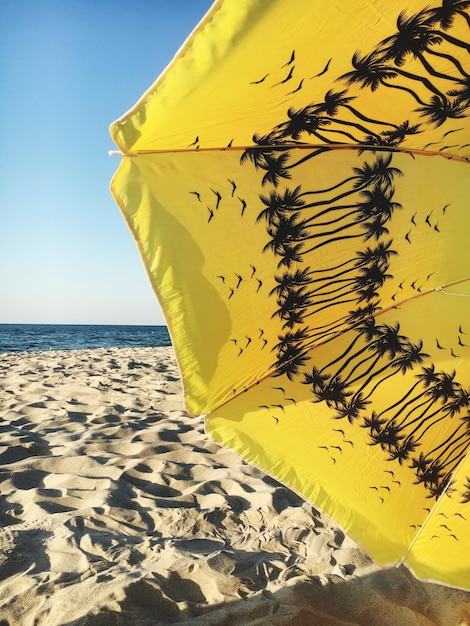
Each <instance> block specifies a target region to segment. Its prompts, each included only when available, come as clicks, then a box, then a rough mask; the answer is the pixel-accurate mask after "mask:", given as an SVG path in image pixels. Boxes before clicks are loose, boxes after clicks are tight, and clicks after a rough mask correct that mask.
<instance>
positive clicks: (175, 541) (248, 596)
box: [0, 348, 470, 626]
mask: <svg viewBox="0 0 470 626" xmlns="http://www.w3.org/2000/svg"><path fill="white" fill-rule="evenodd" d="M0 363H1V366H0V430H1V440H0V489H1V499H0V548H1V549H0V626H33V625H34V626H59V625H60V626H66V625H67V626H72V625H74V626H75V625H76V626H78V625H80V626H85V625H86V626H89V625H93V626H98V625H100V626H102V625H119V626H147V625H151V624H174V623H177V624H203V625H221V626H222V625H223V626H229V625H240V626H251V625H253V626H254V625H260V626H261V625H262V626H265V625H271V624H272V625H277V624H286V625H287V624H288V625H290V626H304V625H305V626H306V625H321V626H336V625H337V626H340V625H341V626H351V625H361V626H418V625H419V626H431V625H439V626H458V625H469V624H470V593H466V592H463V591H459V590H454V589H449V588H446V587H444V586H441V585H436V584H432V583H425V582H422V581H418V580H416V579H415V578H414V577H413V576H412V575H411V574H410V573H409V572H408V571H407V570H406V569H404V568H399V569H397V568H391V569H388V570H383V569H381V568H379V567H378V566H377V565H376V564H374V563H373V562H372V560H371V559H370V558H369V557H368V555H367V554H365V553H364V552H363V551H362V550H361V548H360V547H359V546H358V545H357V544H356V543H355V542H354V541H353V540H352V539H351V538H350V537H348V536H347V535H345V533H344V532H343V531H342V530H341V529H340V528H339V527H338V526H337V525H336V524H335V523H334V522H333V521H332V520H330V519H328V518H327V517H326V516H324V515H323V514H322V513H321V512H320V511H318V510H317V509H316V508H315V507H313V506H312V505H311V504H309V503H307V502H304V501H303V500H302V499H301V498H299V497H298V496H297V495H296V494H295V493H293V492H292V491H290V490H289V489H287V488H286V487H284V486H282V485H281V484H279V483H278V482H276V481H275V480H273V479H272V478H271V477H269V476H266V475H265V474H264V473H263V472H261V471H260V470H259V469H257V468H255V467H253V466H251V465H249V464H248V463H246V462H244V461H243V460H242V459H240V457H239V456H238V455H237V454H235V453H234V452H233V451H231V450H229V449H226V448H223V447H220V446H219V445H217V444H216V443H214V442H213V441H211V440H210V439H209V438H208V437H207V436H206V435H205V434H204V424H203V419H202V418H194V417H191V416H189V415H188V414H187V413H186V412H185V411H184V407H183V401H182V390H181V384H180V379H179V373H178V368H177V365H176V362H175V358H174V353H173V350H172V348H158V349H156V348H141V349H128V348H124V349H122V348H121V349H99V350H80V351H63V352H61V351H50V352H37V353H3V354H0Z"/></svg>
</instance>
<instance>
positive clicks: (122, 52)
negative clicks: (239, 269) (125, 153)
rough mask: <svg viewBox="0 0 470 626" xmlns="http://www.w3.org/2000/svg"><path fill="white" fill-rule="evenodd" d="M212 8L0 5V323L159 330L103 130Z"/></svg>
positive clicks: (193, 4) (149, 1)
mask: <svg viewBox="0 0 470 626" xmlns="http://www.w3.org/2000/svg"><path fill="white" fill-rule="evenodd" d="M211 5H212V0H178V1H177V2H174V0H99V1H98V2H96V1H95V0H20V1H19V2H18V0H2V2H1V3H0V84H1V94H2V97H1V99H0V132H1V137H2V149H1V151H0V180H1V185H0V323H13V324H14V323H17V324H19V323H52V324H59V323H67V324H82V323H84V324H162V323H164V318H163V315H162V313H161V310H160V308H159V306H158V304H157V300H156V297H155V295H154V293H153V291H152V288H151V287H150V283H149V281H148V279H147V276H146V273H145V270H144V267H143V264H142V261H141V259H140V256H139V254H138V251H137V247H136V245H135V243H134V241H133V239H132V235H131V234H130V231H129V230H128V228H127V226H126V224H125V222H124V219H123V218H122V216H121V214H120V211H119V208H118V207H117V205H116V203H115V202H114V200H113V198H112V196H111V193H110V191H109V183H110V180H111V178H112V176H113V174H114V172H115V170H116V169H117V167H118V165H119V157H110V156H108V150H112V149H113V148H115V146H114V144H113V142H112V140H111V137H110V135H109V125H110V124H111V123H112V122H113V121H114V120H115V119H117V118H118V117H120V116H121V115H123V114H124V113H125V112H126V111H127V110H128V109H129V108H130V107H131V106H133V105H134V104H135V102H136V101H137V100H138V99H139V98H140V96H141V95H142V94H143V93H144V92H145V91H146V90H147V89H148V88H149V87H150V86H151V84H152V83H153V82H154V81H155V79H156V78H157V77H158V75H159V74H160V73H161V72H162V71H163V70H164V68H165V67H166V66H167V65H168V63H169V62H170V61H171V59H172V58H173V56H174V55H175V53H176V52H177V50H178V49H179V47H180V46H181V44H182V43H183V42H184V40H185V39H186V38H187V36H188V35H189V34H190V33H191V31H192V30H193V28H194V27H195V26H196V25H197V24H198V22H199V21H200V20H201V18H202V17H203V16H204V14H205V13H206V12H207V11H208V9H209V8H210V6H211Z"/></svg>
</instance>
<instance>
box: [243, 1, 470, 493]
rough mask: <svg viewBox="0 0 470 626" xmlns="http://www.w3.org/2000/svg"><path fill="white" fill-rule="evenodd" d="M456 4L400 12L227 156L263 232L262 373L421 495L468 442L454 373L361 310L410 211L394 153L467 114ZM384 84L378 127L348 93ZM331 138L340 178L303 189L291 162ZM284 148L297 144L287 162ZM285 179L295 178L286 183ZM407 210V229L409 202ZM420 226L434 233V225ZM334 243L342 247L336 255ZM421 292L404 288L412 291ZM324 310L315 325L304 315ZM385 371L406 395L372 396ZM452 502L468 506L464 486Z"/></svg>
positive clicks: (459, 5)
mask: <svg viewBox="0 0 470 626" xmlns="http://www.w3.org/2000/svg"><path fill="white" fill-rule="evenodd" d="M469 7H470V0H468V1H467V0H446V1H444V2H443V3H442V6H439V7H436V8H424V9H423V10H422V11H420V12H419V13H417V14H415V15H412V16H408V15H407V14H406V13H405V12H402V13H401V14H400V15H398V17H397V21H396V25H397V28H396V31H395V32H394V33H392V34H391V35H390V36H389V37H386V38H385V39H383V40H382V41H381V42H379V43H378V44H377V45H376V46H375V48H374V49H372V50H369V51H367V52H364V53H363V52H360V51H357V52H355V53H354V55H353V56H352V59H351V66H352V67H351V70H350V71H348V72H346V73H344V74H342V75H341V76H337V77H336V79H335V82H336V83H338V82H340V83H342V84H343V86H344V87H345V88H344V87H343V88H342V89H333V88H331V89H329V90H328V91H327V92H326V94H325V96H324V99H323V101H318V102H310V103H306V104H305V105H304V106H301V107H297V108H295V107H292V106H291V107H289V108H288V109H287V110H286V117H285V119H284V120H281V121H280V122H279V123H278V124H277V125H276V126H274V127H273V128H272V130H271V131H270V132H268V133H267V134H266V133H265V134H263V135H260V134H255V135H254V137H253V142H254V145H253V146H252V147H250V148H248V149H246V150H245V151H244V152H243V154H242V157H241V164H242V165H249V164H251V165H252V166H253V167H254V169H255V171H259V172H260V178H261V181H260V182H261V187H262V188H263V193H261V194H260V196H259V197H260V202H261V208H260V211H259V214H258V217H257V224H258V225H259V226H260V227H264V228H265V231H266V240H265V242H264V244H263V246H264V247H263V250H262V251H263V253H264V254H269V255H272V257H273V259H274V260H275V266H277V271H275V273H274V283H275V285H274V287H273V288H272V289H271V291H270V293H269V297H270V298H273V299H274V301H275V305H274V312H273V317H274V318H278V319H279V320H280V328H281V330H280V333H279V336H278V342H277V344H276V345H275V346H274V348H273V352H274V359H275V361H274V363H273V367H275V368H276V370H277V374H278V375H279V376H283V375H285V376H287V377H288V378H289V379H291V380H300V381H301V382H303V383H304V385H305V386H306V387H307V388H308V389H309V391H310V393H311V400H312V402H316V403H318V402H321V403H325V404H326V405H327V406H328V407H329V408H330V410H331V417H332V418H333V419H335V420H342V419H346V420H348V421H349V422H350V423H351V424H354V425H357V426H359V427H361V428H363V429H365V431H366V432H367V434H368V440H369V442H370V445H371V446H378V447H379V448H380V449H381V450H383V452H384V454H385V458H386V459H387V460H388V461H390V462H396V463H398V464H400V465H405V464H406V465H407V466H408V467H409V468H411V469H412V470H413V471H414V473H415V475H416V484H418V485H421V486H424V488H425V489H426V490H427V492H428V495H429V497H438V496H439V495H440V494H441V493H442V491H443V489H444V488H445V487H446V485H449V481H450V480H451V476H452V472H453V471H454V470H455V468H456V467H457V465H458V463H459V462H460V461H461V459H462V458H463V455H464V454H465V450H466V449H467V447H468V444H469V443H470V414H469V397H470V391H469V390H468V389H465V388H464V387H463V386H462V384H460V383H459V382H458V381H457V380H456V374H455V372H445V371H436V369H435V367H434V365H433V364H432V363H431V362H430V357H429V355H428V354H427V352H426V346H424V345H423V341H422V340H421V339H420V338H410V337H407V336H406V335H405V334H404V332H402V331H401V329H400V326H399V324H398V323H396V324H393V323H392V324H378V323H377V318H376V317H375V316H376V314H377V313H378V312H380V310H381V308H382V303H381V294H382V293H384V287H385V286H386V285H387V283H388V281H390V280H391V279H393V264H394V260H395V258H396V257H397V252H396V250H395V249H394V247H395V246H394V241H393V237H392V236H391V235H390V233H391V232H392V229H391V225H392V224H393V221H394V220H395V219H396V216H397V215H398V214H399V213H402V212H403V211H406V210H409V209H410V208H409V207H403V206H402V204H401V203H400V202H399V200H400V198H398V197H397V195H398V194H397V191H396V181H397V179H398V178H400V177H402V176H403V173H402V171H401V170H400V169H399V168H397V167H395V165H394V154H395V152H394V151H395V150H397V149H399V148H400V146H401V145H402V144H404V143H405V142H406V141H407V140H408V138H409V137H410V136H413V135H418V134H419V133H422V132H424V131H425V130H427V128H428V127H429V126H431V125H432V126H443V127H444V128H445V127H446V125H447V123H448V122H449V121H451V120H455V119H457V118H461V117H463V116H464V115H466V114H467V112H468V108H469V106H470V77H469V75H468V74H467V73H466V72H465V71H464V69H463V66H462V63H461V62H460V61H459V58H458V55H459V54H460V55H462V52H464V53H465V54H467V52H469V51H470V44H468V43H467V42H465V41H462V40H460V39H458V38H456V37H454V36H452V27H453V25H454V24H457V23H462V21H466V22H467V24H469V25H470V16H469V15H468V12H467V10H468V9H469ZM419 66H420V67H421V69H422V71H419V72H417V71H416V67H419ZM410 68H412V69H410ZM437 68H438V69H437ZM386 89H393V90H399V91H401V92H402V93H403V94H406V101H408V102H409V110H408V111H407V112H406V115H404V117H405V119H402V120H401V121H399V122H397V120H396V119H394V120H381V119H376V118H375V117H374V116H371V115H370V114H365V113H363V112H362V111H361V105H360V101H361V98H360V96H361V92H362V90H367V91H369V92H372V93H374V92H376V91H378V90H380V91H384V90H386ZM456 130H457V129H455V128H453V127H451V128H450V129H449V130H448V131H447V132H444V134H443V138H444V137H445V136H446V134H448V133H449V132H456ZM312 139H313V140H314V141H315V142H316V145H313V146H311V141H312ZM306 141H308V142H309V146H306V145H305V142H306ZM341 143H344V144H347V145H349V146H355V147H356V150H355V151H354V156H353V159H352V164H351V170H350V175H347V176H343V177H342V178H341V179H340V180H338V182H335V183H334V184H330V185H329V186H325V185H323V187H320V186H318V185H317V186H315V183H314V182H313V181H315V177H313V176H312V177H311V178H310V179H309V178H308V176H306V175H305V172H306V169H305V168H306V167H310V164H311V165H312V172H314V171H315V169H314V168H315V164H316V163H317V162H318V163H319V164H320V163H321V160H322V158H324V157H325V156H327V155H328V153H329V152H330V150H331V149H333V145H332V144H335V145H336V144H341ZM296 146H299V147H303V150H302V152H301V153H300V156H298V154H299V152H300V151H298V150H296V149H295V148H296ZM441 149H444V148H441ZM364 155H365V156H364ZM354 159H357V162H356V163H353V161H354ZM361 159H362V161H361ZM298 168H302V169H301V170H300V169H298ZM297 171H299V172H300V171H302V174H303V178H302V180H303V183H302V184H298V183H294V184H290V181H295V180H296V176H297V174H296V173H297ZM306 181H310V182H306ZM289 185H290V186H289ZM411 213H412V214H413V215H412V217H411V222H412V224H413V227H416V224H417V221H416V220H417V218H416V210H415V207H413V211H411ZM411 213H410V214H411ZM442 213H443V214H442V217H441V220H442V219H444V217H445V211H443V212H442ZM430 220H431V218H430ZM428 225H429V226H430V227H433V232H435V233H436V234H437V235H439V232H440V230H441V229H440V227H439V224H438V223H437V222H436V223H435V220H433V221H432V222H431V221H429V222H428ZM410 232H411V231H410ZM407 237H408V241H409V242H411V241H412V239H413V237H410V233H408V234H407ZM354 242H357V246H355V245H354ZM345 243H349V244H350V245H348V249H349V250H351V249H354V248H356V250H355V252H349V254H348V256H347V257H346V258H345V256H344V254H343V256H341V251H342V250H343V249H344V248H343V246H344V244H345ZM320 253H321V254H320ZM319 258H321V259H322V264H321V265H318V264H317V259H319ZM325 259H335V261H334V262H329V263H328V261H325ZM428 278H429V277H428ZM421 286H422V285H421V284H420V282H418V281H412V287H414V289H415V290H417V291H418V293H419V290H420V289H421ZM401 288H402V287H401V286H400V289H401ZM395 295H397V294H395ZM326 309H328V310H329V312H330V313H331V316H330V318H329V320H328V321H325V318H324V317H323V316H320V318H319V317H318V315H319V313H321V312H322V311H325V310H326ZM318 319H321V320H322V321H321V322H320V323H319V322H318V321H317V320H318ZM346 332H347V333H348V334H346ZM339 334H343V335H344V336H345V337H350V339H349V342H348V343H347V345H345V344H344V343H341V344H336V343H334V342H332V341H330V340H332V339H333V338H335V337H337V336H338V335H339ZM459 337H460V335H459ZM326 342H328V346H329V354H330V356H329V361H328V362H327V363H326V364H325V363H324V364H322V366H319V365H318V364H312V360H311V359H310V357H309V349H310V348H311V347H312V346H315V345H318V344H319V343H326ZM336 345H338V346H339V345H341V346H342V347H341V348H340V349H338V348H336ZM432 347H433V348H434V349H435V345H433V346H432ZM395 377H396V378H397V379H398V378H400V380H401V381H405V384H406V386H407V388H405V389H403V391H402V392H401V397H399V398H396V397H395V398H391V399H390V400H389V402H388V404H387V403H386V400H384V397H382V395H383V394H382V389H385V388H386V383H387V381H390V380H393V379H394V378H395ZM384 402H385V404H386V405H385V406H384ZM444 426H445V428H444ZM441 430H442V432H444V433H445V434H444V435H443V436H441V437H440V438H439V437H438V438H436V439H435V441H434V439H433V438H432V437H431V438H430V437H429V434H430V433H434V432H436V433H438V432H439V433H440V432H441ZM430 440H433V441H434V443H433V444H429V443H426V442H427V441H430ZM390 488H391V487H390ZM465 494H466V495H465V496H464V499H465V501H466V502H467V501H470V495H468V494H470V479H468V484H467V486H466V491H465Z"/></svg>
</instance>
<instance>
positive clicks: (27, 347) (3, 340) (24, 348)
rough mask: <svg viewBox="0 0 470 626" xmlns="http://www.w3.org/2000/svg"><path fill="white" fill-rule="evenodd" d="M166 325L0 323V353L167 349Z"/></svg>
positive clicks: (168, 343) (167, 334) (168, 342)
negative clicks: (92, 349)
mask: <svg viewBox="0 0 470 626" xmlns="http://www.w3.org/2000/svg"><path fill="white" fill-rule="evenodd" d="M170 345H171V340H170V335H169V333H168V329H167V327H166V326H111V325H110V326H105V325H81V324H76V325H75V324H74V325H67V324H0V352H41V351H44V350H87V349H91V348H152V347H161V346H170Z"/></svg>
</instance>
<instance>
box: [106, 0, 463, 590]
mask: <svg viewBox="0 0 470 626" xmlns="http://www.w3.org/2000/svg"><path fill="white" fill-rule="evenodd" d="M469 24H470V14H469V8H467V7H466V6H465V3H459V2H455V3H445V6H444V7H443V6H442V5H441V4H440V3H439V2H435V1H431V2H430V3H424V2H422V1H417V0H412V1H409V2H407V3H403V5H401V4H400V3H398V2H390V1H389V0H376V1H369V2H364V1H363V0H351V1H349V2H347V3H345V2H341V3H340V2H324V1H320V0H292V2H285V0H264V1H263V0H225V1H219V2H216V3H215V4H214V5H213V7H212V9H211V10H210V12H209V13H208V15H207V16H206V18H205V19H204V20H203V21H202V22H201V24H199V26H198V27H197V28H196V29H195V31H194V33H193V34H192V36H191V37H190V38H189V39H188V40H187V42H186V43H185V44H184V45H183V47H182V48H181V50H180V51H179V53H178V55H177V56H176V57H175V59H174V61H173V62H172V64H171V65H170V66H169V68H168V69H167V70H166V71H165V72H164V73H163V74H162V76H161V77H160V78H159V79H158V80H157V81H156V82H155V84H154V85H153V86H152V87H151V88H150V89H149V91H148V92H147V93H146V94H145V95H144V96H143V97H142V98H141V100H139V102H138V103H137V104H136V105H135V107H134V108H133V109H132V110H131V111H129V112H128V113H127V114H126V115H125V116H123V117H122V118H121V119H120V120H118V121H117V122H115V123H114V124H113V125H112V127H111V134H112V136H113V138H114V140H115V142H116V144H117V145H118V147H119V148H120V149H121V151H122V152H123V155H124V156H123V159H122V162H121V165H120V167H119V169H118V171H117V173H116V175H115V177H114V179H113V181H112V192H113V194H114V197H115V198H116V200H117V202H118V204H119V206H120V207H121V210H122V212H123V215H124V216H125V219H126V220H127V222H128V224H129V227H130V229H131V231H132V232H133V234H134V237H135V239H136V242H137V244H138V246H139V249H140V252H141V254H142V258H143V260H144V263H145V266H146V268H147V271H148V274H149V278H150V280H151V282H152V285H153V287H154V289H155V292H156V294H157V296H158V298H159V301H160V303H161V306H162V308H163V310H164V312H165V315H166V318H167V321H168V325H169V329H170V332H171V336H172V340H173V344H174V347H175V350H176V353H177V357H178V361H179V364H180V368H181V373H182V379H183V385H184V391H185V402H186V405H187V408H188V410H190V411H191V412H193V413H195V414H200V413H204V414H207V418H206V419H207V422H206V423H207V429H208V432H209V433H210V434H211V435H212V436H213V437H214V439H216V440H218V441H220V442H222V443H224V444H227V445H229V446H232V447H233V448H234V449H236V450H237V451H239V452H240V453H241V454H242V455H243V456H244V457H246V458H247V459H249V460H251V461H253V462H254V463H256V464H257V465H259V466H261V467H263V468H264V469H265V470H266V471H268V472H269V473H271V474H272V475H274V476H277V477H278V478H279V479H281V480H282V481H284V482H285V483H287V484H289V485H290V486H292V487H293V488H295V489H296V490H297V491H299V492H300V493H302V494H303V495H304V496H305V497H307V498H309V499H310V500H312V501H313V502H314V503H315V504H317V505H318V506H319V507H321V508H322V509H323V510H324V511H325V512H327V513H328V514H329V515H331V516H332V517H333V518H334V519H336V520H337V521H338V522H339V523H340V524H342V525H343V526H344V528H345V529H346V530H347V531H348V532H350V533H351V534H352V535H353V536H354V537H355V538H356V539H357V540H358V541H360V542H361V543H362V544H363V545H364V546H365V547H366V548H367V549H368V550H369V551H370V553H371V554H372V556H373V557H374V558H375V559H376V560H377V561H378V562H380V563H383V564H390V563H396V562H399V561H400V560H401V559H404V560H405V562H406V563H407V564H408V565H409V567H411V568H412V570H413V571H414V572H415V573H416V574H417V575H419V576H423V577H425V578H430V579H433V580H437V581H440V582H444V583H447V584H451V585H456V586H460V587H464V588H470V565H469V563H470V561H469V559H468V554H469V551H470V461H469V460H468V458H467V454H468V443H469V440H470V399H469V398H470V395H469V394H470V388H469V387H470V365H469V355H470V315H469V313H470V281H469V277H470V253H469V247H468V241H469V223H470V218H469V213H468V206H467V205H468V198H469V196H470V175H469V174H470V169H469V164H468V160H467V159H469V158H470V123H469V122H468V114H469V112H470V77H469V75H470V55H469V51H470V36H469V35H470V34H469Z"/></svg>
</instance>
